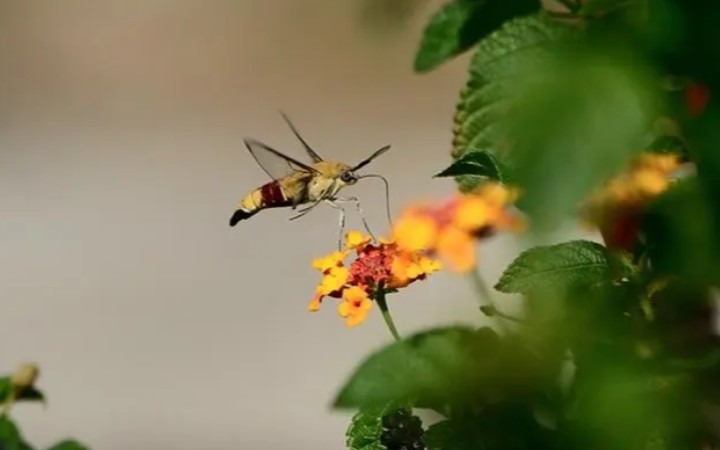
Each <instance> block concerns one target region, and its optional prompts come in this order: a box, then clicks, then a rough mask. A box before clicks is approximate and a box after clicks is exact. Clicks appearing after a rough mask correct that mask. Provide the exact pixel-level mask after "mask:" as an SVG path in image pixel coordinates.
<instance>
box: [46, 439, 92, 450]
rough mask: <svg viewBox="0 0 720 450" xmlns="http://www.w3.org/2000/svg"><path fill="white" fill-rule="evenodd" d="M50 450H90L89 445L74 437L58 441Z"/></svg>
mask: <svg viewBox="0 0 720 450" xmlns="http://www.w3.org/2000/svg"><path fill="white" fill-rule="evenodd" d="M48 450H88V447H87V446H86V445H84V444H81V443H80V442H78V441H76V440H73V439H66V440H64V441H61V442H58V443H57V444H55V445H53V446H52V447H50V448H48Z"/></svg>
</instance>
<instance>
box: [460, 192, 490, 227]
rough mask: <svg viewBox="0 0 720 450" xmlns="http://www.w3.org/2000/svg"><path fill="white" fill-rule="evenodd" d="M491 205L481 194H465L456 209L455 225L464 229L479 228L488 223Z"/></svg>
mask: <svg viewBox="0 0 720 450" xmlns="http://www.w3.org/2000/svg"><path fill="white" fill-rule="evenodd" d="M489 218H490V207H489V206H488V203H487V202H486V201H485V199H483V198H481V197H479V196H474V195H473V196H463V197H461V198H460V200H459V203H458V206H457V210H456V211H455V217H454V218H453V219H454V223H455V226H457V227H458V228H460V229H462V230H466V231H473V230H479V229H480V228H482V227H484V226H485V225H487V224H488V220H489Z"/></svg>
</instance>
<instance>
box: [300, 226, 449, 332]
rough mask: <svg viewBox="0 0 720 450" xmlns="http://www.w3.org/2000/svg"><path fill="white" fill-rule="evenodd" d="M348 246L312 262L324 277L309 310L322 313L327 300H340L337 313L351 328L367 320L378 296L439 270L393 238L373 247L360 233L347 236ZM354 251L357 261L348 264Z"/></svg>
mask: <svg viewBox="0 0 720 450" xmlns="http://www.w3.org/2000/svg"><path fill="white" fill-rule="evenodd" d="M345 247H346V249H345V250H343V251H340V252H335V253H331V254H329V255H327V256H325V257H322V258H318V259H316V260H315V261H314V262H313V267H315V268H316V269H318V270H319V271H320V272H321V273H322V275H323V276H322V280H321V281H320V283H319V284H318V286H317V288H316V291H315V295H314V296H313V298H312V300H311V301H310V305H309V306H308V309H309V310H310V311H317V310H319V309H320V305H321V303H322V300H323V298H324V297H334V298H341V299H342V301H341V302H340V304H339V305H338V312H339V314H340V316H341V317H344V318H345V319H346V320H345V324H346V325H347V326H348V327H353V326H356V325H359V324H360V323H362V322H363V321H364V320H365V318H366V317H367V314H368V311H369V310H370V306H371V305H372V300H373V298H374V297H375V296H376V295H378V294H380V293H382V294H384V293H386V292H387V290H389V289H390V290H393V289H399V288H402V287H405V286H408V285H409V284H411V283H412V282H414V281H417V280H422V279H425V278H426V277H427V275H428V274H430V273H432V272H435V271H437V270H439V269H440V266H439V263H438V262H437V261H434V260H433V259H431V258H430V257H428V256H427V255H425V254H423V253H422V252H418V251H412V250H404V249H401V248H400V247H399V246H398V245H397V244H396V243H395V242H394V241H393V240H391V239H390V240H388V239H380V240H379V242H378V243H377V244H372V243H371V238H370V237H369V236H363V235H362V234H361V233H359V232H357V231H351V232H349V233H348V234H347V235H346V239H345ZM353 250H354V251H355V254H356V258H355V259H354V260H353V261H352V262H350V264H349V265H346V264H345V258H346V257H347V256H348V255H349V254H350V252H351V251H353Z"/></svg>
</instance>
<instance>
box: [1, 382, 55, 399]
mask: <svg viewBox="0 0 720 450" xmlns="http://www.w3.org/2000/svg"><path fill="white" fill-rule="evenodd" d="M10 392H11V384H10V377H0V399H1V400H2V401H5V400H6V399H7V398H8V395H10ZM15 400H16V401H40V402H44V401H45V395H44V394H43V393H42V392H41V391H39V390H38V389H36V388H35V387H29V388H26V389H23V390H22V391H20V393H19V394H18V396H17V397H16V398H15Z"/></svg>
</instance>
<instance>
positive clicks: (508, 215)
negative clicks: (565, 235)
mask: <svg viewBox="0 0 720 450" xmlns="http://www.w3.org/2000/svg"><path fill="white" fill-rule="evenodd" d="M517 197H518V191H517V190H515V189H512V188H508V187H507V186H505V185H503V184H501V183H497V182H486V183H484V184H482V185H481V186H480V187H479V188H478V189H476V190H475V191H473V192H470V193H464V194H460V193H458V194H456V195H455V196H453V197H451V198H449V199H448V200H447V201H445V202H443V203H441V204H429V203H426V204H418V205H414V206H410V207H408V208H406V209H405V211H403V213H402V214H401V215H400V217H399V218H398V220H397V222H396V224H395V227H394V230H393V237H394V239H395V241H396V242H397V244H398V246H399V247H401V248H403V249H406V250H410V251H422V252H428V253H429V254H431V255H433V256H435V257H438V258H440V259H441V260H442V261H443V262H444V263H446V264H447V266H448V268H449V269H450V270H452V271H454V272H457V273H467V272H469V271H471V270H473V269H474V268H475V266H476V265H477V254H476V247H477V245H476V244H477V242H476V241H477V240H478V239H481V238H484V237H488V236H491V235H493V234H495V233H496V232H497V231H500V230H511V231H521V230H523V229H524V227H525V223H524V221H523V220H522V218H521V216H520V215H519V214H517V212H516V211H514V210H513V209H512V205H513V203H514V202H515V201H516V200H517Z"/></svg>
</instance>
